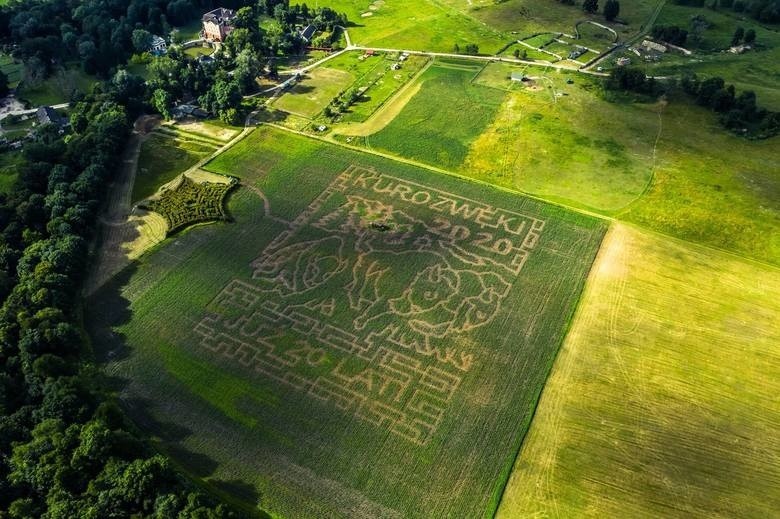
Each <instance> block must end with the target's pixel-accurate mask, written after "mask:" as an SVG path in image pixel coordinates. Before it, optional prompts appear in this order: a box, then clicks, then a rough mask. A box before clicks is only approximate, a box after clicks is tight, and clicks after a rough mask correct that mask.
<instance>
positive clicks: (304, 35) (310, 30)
mask: <svg viewBox="0 0 780 519" xmlns="http://www.w3.org/2000/svg"><path fill="white" fill-rule="evenodd" d="M316 32H317V27H315V26H314V25H307V26H306V27H303V28H301V29H300V30H299V31H298V34H299V35H300V37H301V39H303V41H305V42H306V43H309V42H311V39H312V37H314V33H316Z"/></svg>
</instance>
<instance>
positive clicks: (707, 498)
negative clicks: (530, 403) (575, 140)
mask: <svg viewBox="0 0 780 519" xmlns="http://www.w3.org/2000/svg"><path fill="white" fill-rule="evenodd" d="M778 322H780V270H778V269H777V268H775V267H768V266H764V265H760V264H757V263H755V262H751V261H747V260H744V259H740V258H737V257H735V256H733V255H731V254H725V253H722V252H718V251H715V250H712V249H709V248H704V247H699V246H696V245H691V244H687V243H684V242H681V241H678V240H674V239H670V238H667V237H663V236H658V235H656V234H653V233H648V232H645V231H640V230H638V229H635V228H633V227H629V226H626V225H621V224H617V225H613V226H612V227H611V228H610V230H609V232H608V233H607V236H606V237H605V239H604V242H603V244H602V248H601V250H600V251H599V255H598V258H597V260H596V262H595V263H594V265H593V269H592V271H591V275H590V277H589V279H588V282H587V285H586V289H585V292H584V294H583V298H582V301H581V303H580V307H579V309H578V310H577V314H576V316H575V318H574V321H573V324H572V328H571V331H570V332H569V334H568V336H567V338H566V341H565V343H564V345H563V347H562V348H561V351H560V353H559V355H558V358H557V359H556V361H555V365H554V367H553V370H552V372H551V374H550V377H549V379H548V381H547V384H546V386H545V389H544V391H543V394H542V398H541V400H540V403H539V406H538V408H537V411H536V414H535V416H534V421H533V424H532V426H531V429H530V431H529V433H528V436H527V438H526V441H525V442H524V444H523V447H522V450H521V452H520V455H519V457H518V461H517V463H516V465H515V470H514V473H513V475H512V478H511V479H510V482H509V484H508V486H507V490H506V493H505V494H504V497H503V499H502V503H501V506H500V509H499V513H498V515H497V517H498V518H499V519H501V518H507V519H510V518H515V517H770V516H773V515H775V514H776V511H777V510H778V509H780V493H778V488H780V463H778V452H780V437H779V436H778V435H777V426H778V423H780V401H779V400H778V398H777V395H778V393H779V392H780V352H778V349H777V345H778V343H780V328H778V326H777V323H778Z"/></svg>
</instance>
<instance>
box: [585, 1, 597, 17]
mask: <svg viewBox="0 0 780 519" xmlns="http://www.w3.org/2000/svg"><path fill="white" fill-rule="evenodd" d="M582 10H583V11H585V12H586V13H591V14H592V13H595V12H597V11H598V10H599V0H584V1H583V2H582Z"/></svg>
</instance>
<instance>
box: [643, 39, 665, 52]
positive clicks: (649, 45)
mask: <svg viewBox="0 0 780 519" xmlns="http://www.w3.org/2000/svg"><path fill="white" fill-rule="evenodd" d="M642 48H644V49H645V50H647V51H654V52H660V53H664V52H666V51H667V48H666V46H665V45H661V44H660V43H656V42H654V41H652V40H644V41H643V42H642Z"/></svg>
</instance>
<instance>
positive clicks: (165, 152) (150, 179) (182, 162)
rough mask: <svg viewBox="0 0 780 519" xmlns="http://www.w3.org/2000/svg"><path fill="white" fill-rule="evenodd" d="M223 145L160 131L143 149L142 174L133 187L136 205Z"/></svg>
mask: <svg viewBox="0 0 780 519" xmlns="http://www.w3.org/2000/svg"><path fill="white" fill-rule="evenodd" d="M222 144H224V143H223V142H220V141H219V140H217V139H216V138H213V137H210V136H208V135H205V134H198V133H190V132H187V131H182V130H178V129H176V127H170V126H163V127H160V128H158V129H157V130H156V131H155V132H154V134H152V135H150V136H149V138H148V139H147V140H146V141H144V143H143V144H142V145H141V155H140V157H139V160H138V172H137V173H136V177H135V184H133V195H132V199H133V201H134V202H138V201H140V200H143V199H144V198H147V197H149V196H152V195H153V194H154V193H155V192H156V191H157V190H158V189H159V188H160V186H162V185H163V184H166V183H168V182H170V181H171V180H173V179H174V178H176V176H178V175H179V174H181V173H183V172H184V171H186V170H187V169H188V168H190V167H192V166H194V165H195V164H197V162H198V161H199V160H201V159H204V158H205V157H207V156H209V155H211V154H212V153H214V152H215V151H216V150H217V149H218V148H219V147H220V146H221V145H222Z"/></svg>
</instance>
